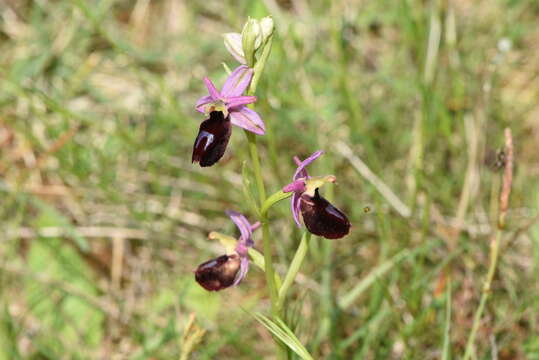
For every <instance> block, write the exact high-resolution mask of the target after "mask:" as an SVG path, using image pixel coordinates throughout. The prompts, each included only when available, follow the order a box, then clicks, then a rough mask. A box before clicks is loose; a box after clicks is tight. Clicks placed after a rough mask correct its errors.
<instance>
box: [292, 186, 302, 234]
mask: <svg viewBox="0 0 539 360" xmlns="http://www.w3.org/2000/svg"><path fill="white" fill-rule="evenodd" d="M300 199H301V195H300V194H298V193H294V195H292V200H291V201H290V207H291V209H292V215H293V216H294V221H295V222H296V224H297V225H298V227H301V223H300V222H299V212H300V208H299V201H300Z"/></svg>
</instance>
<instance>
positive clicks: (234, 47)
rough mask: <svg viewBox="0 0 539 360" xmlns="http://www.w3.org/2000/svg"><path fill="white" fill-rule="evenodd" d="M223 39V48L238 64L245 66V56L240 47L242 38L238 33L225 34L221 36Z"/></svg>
mask: <svg viewBox="0 0 539 360" xmlns="http://www.w3.org/2000/svg"><path fill="white" fill-rule="evenodd" d="M223 36H224V38H225V47H226V49H227V50H228V52H229V53H230V54H232V56H233V57H234V59H236V60H238V62H239V63H240V64H245V55H244V53H243V47H242V37H241V34H239V33H226V34H224V35H223Z"/></svg>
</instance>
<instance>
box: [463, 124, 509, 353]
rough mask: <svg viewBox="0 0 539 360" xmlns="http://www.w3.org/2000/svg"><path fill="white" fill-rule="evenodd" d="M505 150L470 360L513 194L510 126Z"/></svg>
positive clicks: (468, 350) (470, 339)
mask: <svg viewBox="0 0 539 360" xmlns="http://www.w3.org/2000/svg"><path fill="white" fill-rule="evenodd" d="M505 151H506V160H505V171H504V175H503V183H502V191H501V193H500V208H499V209H500V210H499V214H498V226H497V228H496V234H495V236H494V238H493V239H492V241H491V243H490V254H489V267H488V272H487V278H486V280H485V283H484V285H483V290H482V294H481V300H480V301H479V306H478V307H477V310H476V312H475V315H474V321H473V324H472V330H471V331H470V335H469V336H468V342H467V343H466V350H465V353H464V357H463V359H464V360H469V359H470V358H472V355H473V353H474V348H475V347H474V345H475V337H476V335H477V331H478V330H479V323H480V322H481V317H482V316H483V311H484V309H485V305H486V303H487V300H488V298H489V297H490V293H491V286H492V281H493V280H494V275H495V274H496V268H497V265H498V258H499V255H500V242H501V239H502V233H503V230H504V229H505V217H506V215H507V210H508V209H509V196H510V195H511V186H512V183H513V137H512V135H511V129H509V128H507V129H505Z"/></svg>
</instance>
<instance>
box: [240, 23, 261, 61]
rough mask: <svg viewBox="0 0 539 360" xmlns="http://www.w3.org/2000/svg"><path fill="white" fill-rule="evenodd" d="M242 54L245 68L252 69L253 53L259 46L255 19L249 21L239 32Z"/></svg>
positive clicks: (259, 39)
mask: <svg viewBox="0 0 539 360" xmlns="http://www.w3.org/2000/svg"><path fill="white" fill-rule="evenodd" d="M241 36H242V37H241V40H242V48H243V54H244V56H245V61H246V63H247V66H249V67H250V68H252V67H254V63H255V51H256V49H257V48H258V47H259V46H260V44H261V35H260V24H259V23H258V21H257V20H255V19H249V20H247V22H246V23H245V26H244V27H243V31H242V32H241Z"/></svg>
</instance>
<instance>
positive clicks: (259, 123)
mask: <svg viewBox="0 0 539 360" xmlns="http://www.w3.org/2000/svg"><path fill="white" fill-rule="evenodd" d="M272 36H273V21H272V19H271V18H270V17H266V18H263V19H261V20H254V19H249V20H248V21H247V23H246V25H245V26H244V28H243V31H242V33H241V34H240V33H227V34H225V35H224V38H225V47H226V48H227V49H228V51H229V52H230V54H231V55H232V56H233V57H234V58H235V59H236V60H237V61H238V62H239V63H240V65H239V66H238V67H237V68H236V69H235V70H234V71H232V72H231V73H230V75H229V76H228V78H227V79H226V81H225V82H224V84H223V87H222V88H221V90H220V91H219V90H218V89H217V88H216V87H215V85H214V84H213V82H212V81H211V80H210V79H208V78H205V79H204V83H205V85H206V88H207V90H208V95H205V96H203V97H201V98H200V99H199V100H198V101H197V103H196V105H195V108H196V110H197V111H199V112H200V113H203V114H205V115H206V116H207V117H208V118H207V119H205V120H204V121H202V123H201V124H200V128H199V132H198V135H197V136H196V139H195V143H194V145H193V154H192V162H193V163H195V162H198V163H199V165H200V166H202V167H206V166H212V165H215V164H216V163H217V162H218V161H219V160H220V159H221V158H222V157H223V155H224V153H225V150H226V147H227V145H228V142H229V139H230V136H231V134H232V125H235V126H237V127H240V128H242V129H244V131H245V134H246V137H247V146H248V148H249V153H250V157H251V165H252V171H253V174H254V177H255V180H256V187H257V192H258V196H259V202H258V204H256V205H255V207H256V208H255V213H256V215H257V216H258V221H257V222H255V223H254V224H251V223H250V222H249V221H248V219H247V217H246V216H244V215H242V214H240V213H238V212H235V211H227V214H228V216H229V217H230V218H231V220H232V221H233V222H234V223H235V224H236V226H237V227H238V229H239V231H240V234H241V235H240V237H239V239H237V240H236V239H235V238H233V237H230V236H227V235H223V234H220V233H216V232H212V233H210V236H209V237H210V239H217V240H220V241H221V243H222V244H223V246H224V247H225V254H223V255H221V256H219V257H217V258H214V259H212V260H209V261H206V262H203V263H202V264H200V265H199V266H198V268H197V269H196V271H195V280H196V281H197V282H198V283H199V284H200V285H201V286H202V287H203V288H204V289H206V290H208V291H220V290H224V289H227V288H230V287H233V286H237V285H239V284H240V283H241V282H242V280H243V279H244V278H245V276H246V274H247V271H248V268H249V256H250V257H251V258H252V259H253V260H255V263H256V264H257V265H258V266H260V267H261V268H262V269H263V270H264V272H265V275H266V286H267V290H268V293H269V298H270V301H271V313H272V316H273V317H274V319H279V321H282V320H281V319H282V317H283V303H284V300H285V298H286V295H287V291H288V289H289V288H290V287H291V285H292V284H293V282H294V280H295V278H296V275H297V273H298V272H299V269H300V267H301V265H302V263H303V261H304V259H305V257H306V254H307V249H308V243H309V239H310V237H311V234H312V235H317V236H321V237H324V238H327V239H339V238H342V237H344V236H346V235H347V234H348V233H349V231H350V227H351V226H350V222H349V220H348V218H347V216H346V215H345V214H344V213H343V212H342V211H341V210H339V209H337V208H336V207H335V206H333V205H332V204H331V203H330V202H329V201H327V200H326V199H325V198H323V197H322V196H321V195H320V192H319V189H320V188H321V187H322V186H323V185H324V184H326V183H334V182H335V180H336V177H335V176H333V175H326V176H310V175H309V174H308V172H307V170H306V167H307V166H308V165H309V164H311V163H312V162H313V161H314V160H316V159H317V158H318V157H320V156H321V155H322V154H323V151H316V152H314V153H313V154H312V155H310V156H309V157H307V158H306V159H305V160H303V161H301V160H300V159H299V158H298V157H294V161H295V163H296V165H297V169H296V171H295V172H294V174H293V176H292V182H291V183H290V184H288V185H285V186H284V187H283V188H282V190H279V191H277V192H276V193H274V194H273V195H271V196H269V197H267V196H266V189H265V184H264V179H263V177H262V171H261V166H260V157H259V155H258V144H257V136H262V135H264V134H265V132H266V125H265V123H264V121H263V120H262V118H261V116H260V115H259V114H258V113H257V112H256V111H254V110H253V109H252V107H253V105H254V103H255V102H256V101H257V97H256V96H254V93H255V90H256V86H257V83H258V80H259V79H260V76H261V74H262V72H263V70H264V66H265V64H266V61H267V58H268V55H269V53H270V49H271V43H272ZM286 198H290V199H291V209H292V219H293V221H294V222H295V223H296V224H297V226H298V227H301V223H302V221H303V224H305V227H306V231H305V232H304V234H303V236H302V239H301V242H300V244H299V246H298V250H297V251H296V253H295V255H294V258H293V260H292V262H291V264H290V266H289V267H288V271H287V272H286V275H285V278H284V280H283V281H281V277H280V275H279V274H277V273H276V272H275V270H274V266H273V264H274V263H273V257H272V248H271V242H270V224H269V222H268V216H267V214H268V211H269V209H270V208H271V207H272V206H273V205H274V204H276V203H277V202H278V201H281V200H284V199H286ZM258 227H262V248H263V255H261V254H260V253H259V252H258V251H256V250H255V249H254V246H255V241H254V239H253V231H254V230H255V229H257V228H258ZM278 344H279V343H278ZM279 348H281V347H280V345H279Z"/></svg>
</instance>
